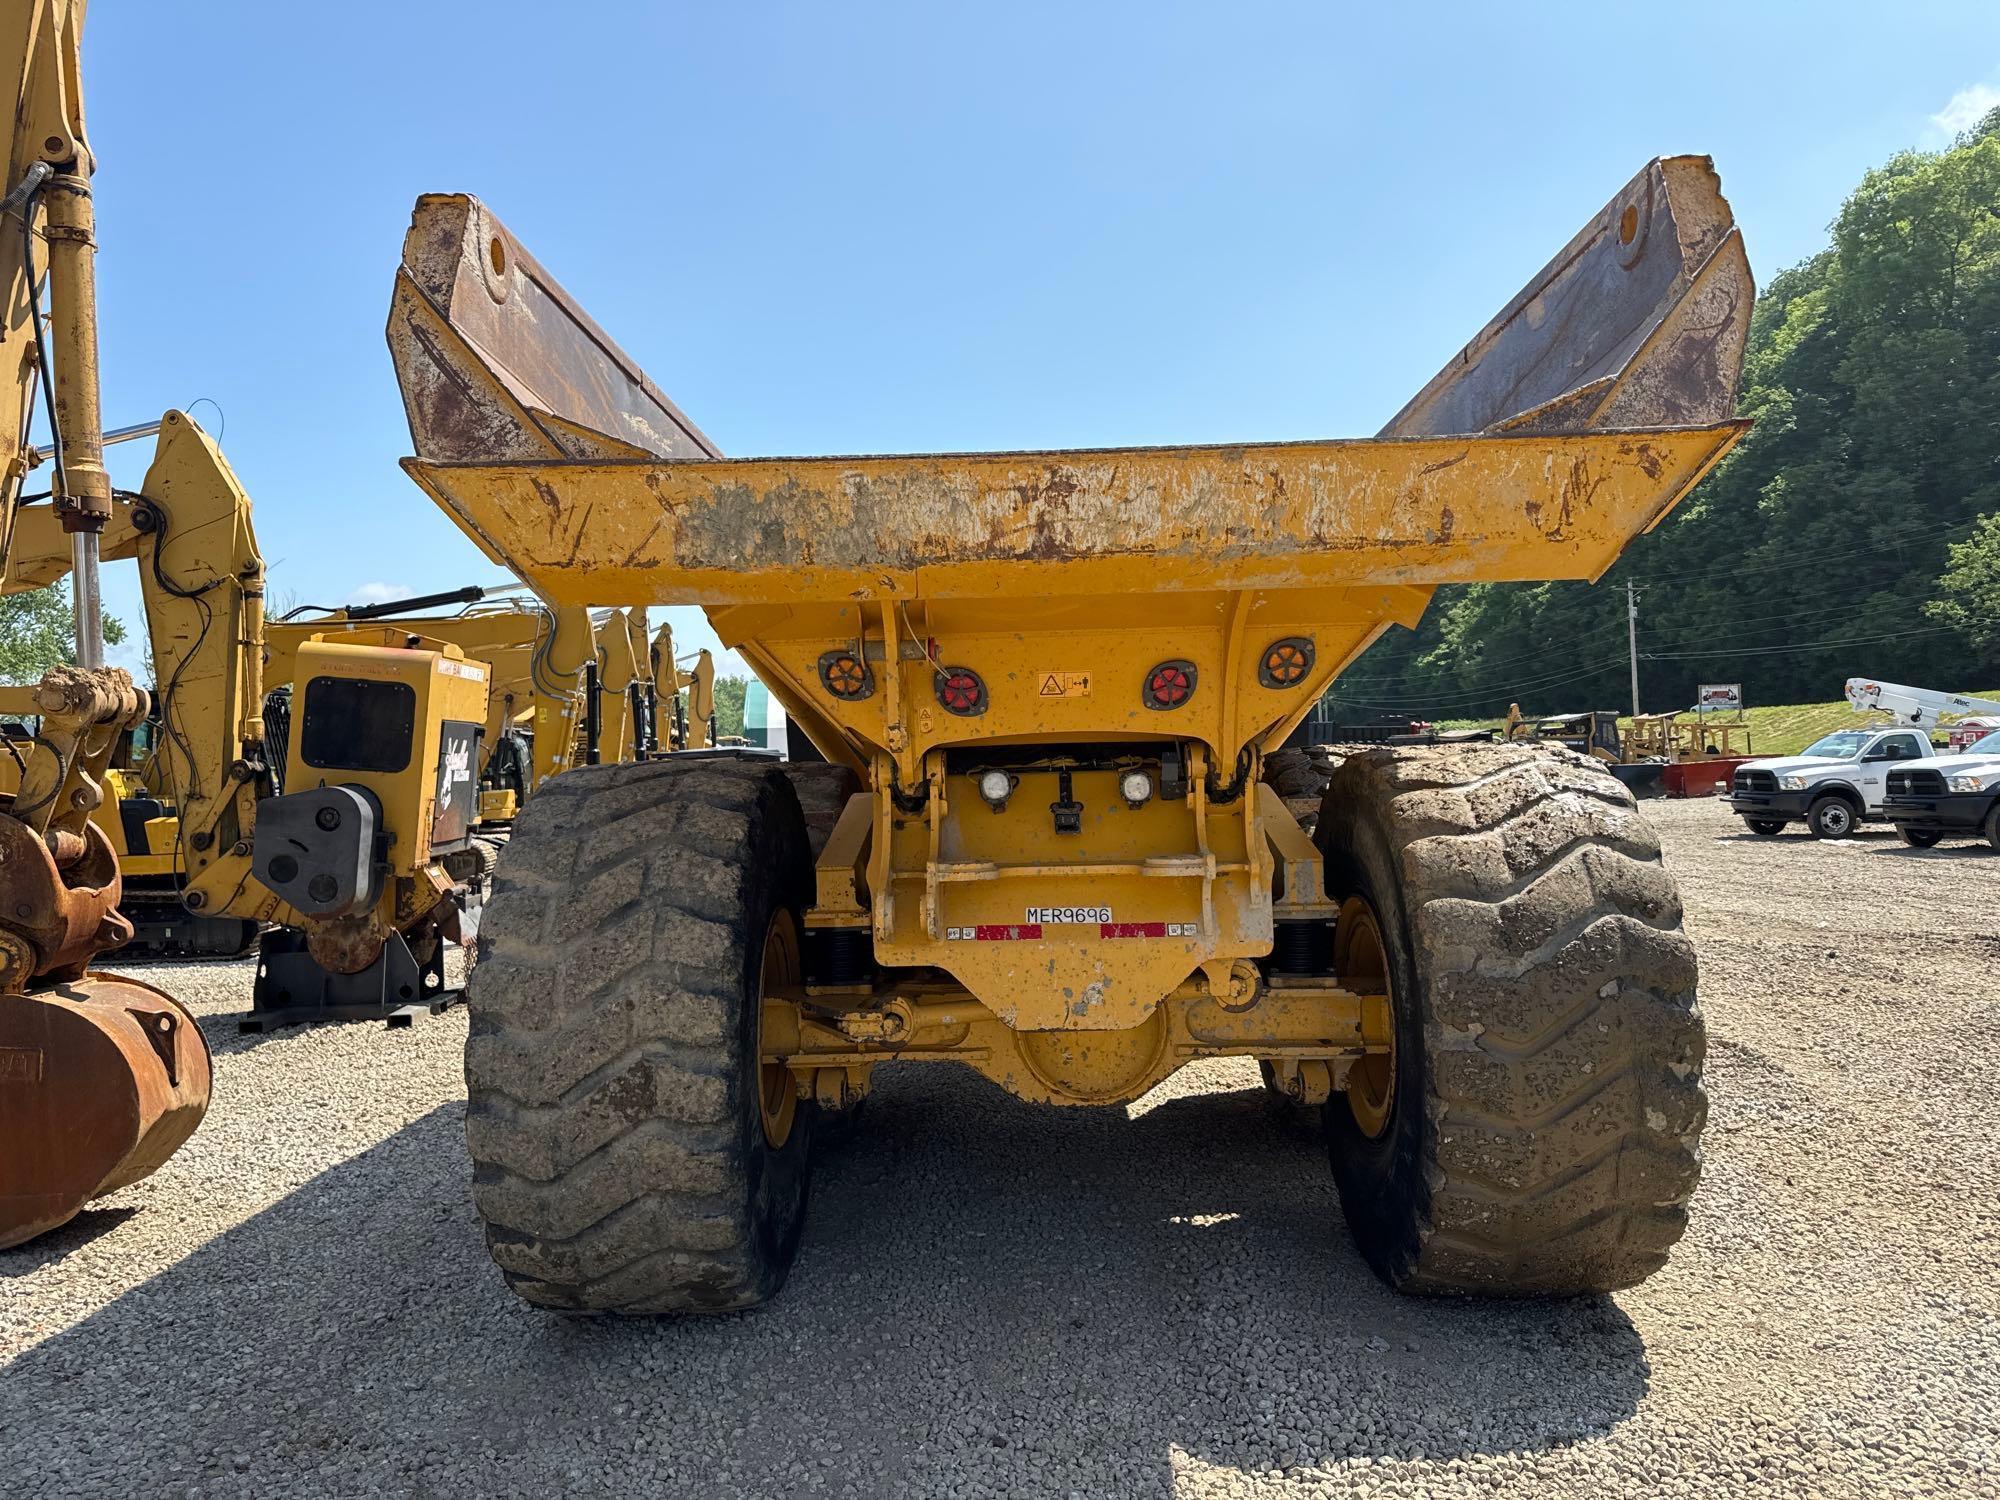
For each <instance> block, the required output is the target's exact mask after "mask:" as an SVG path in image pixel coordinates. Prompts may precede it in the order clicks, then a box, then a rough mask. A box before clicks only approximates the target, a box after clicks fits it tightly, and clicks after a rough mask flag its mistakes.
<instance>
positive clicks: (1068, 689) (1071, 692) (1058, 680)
mask: <svg viewBox="0 0 2000 1500" xmlns="http://www.w3.org/2000/svg"><path fill="white" fill-rule="evenodd" d="M1037 691H1038V692H1039V693H1040V694H1041V696H1042V697H1044V698H1088V697H1089V696H1090V674H1089V673H1088V672H1044V673H1042V675H1041V687H1040V688H1039V689H1038V690H1037Z"/></svg>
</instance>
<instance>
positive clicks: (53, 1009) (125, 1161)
mask: <svg viewBox="0 0 2000 1500" xmlns="http://www.w3.org/2000/svg"><path fill="white" fill-rule="evenodd" d="M211 1081H212V1079H211V1064H210V1061H209V1053H208V1044H207V1043H206V1042H205V1041H204V1040H203V1039H202V1034H201V1027H200V1026H198V1025H196V1024H195V1018H194V1016H193V1015H192V1014H191V1013H190V1012H189V1011H188V1010H187V1009H186V1008H185V1007H184V1006H182V1005H181V1003H180V1002H179V1001H177V1000H175V999H174V998H173V997H172V996H170V995H168V994H166V993H164V992H163V991H160V990H156V989H154V988H153V987H152V986H151V985H147V984H141V983H139V981H137V980H136V979H126V978H123V977H122V976H119V975H115V974H95V973H93V974H87V975H85V976H84V977H83V978H82V979H80V980H78V981H76V982H74V983H70V984H59V985H56V986H54V987H53V988H50V989H45V990H41V991H38V992H37V993H35V994H32V995H0V1141H4V1142H5V1143H6V1146H5V1149H4V1150H0V1250H3V1249H6V1248H7V1247H8V1246H10V1245H18V1244H21V1243H23V1242H24V1241H26V1240H31V1239H33V1238H34V1237H35V1236H36V1235H38V1234H43V1233H46V1232H47V1231H48V1230H51V1229H54V1228H56V1227H57V1226H58V1225H61V1224H65V1223H67V1222H68V1221H69V1220H70V1219H72V1218H74V1217H75V1216H76V1214H77V1211H78V1210H80V1209H81V1208H82V1207H83V1206H84V1205H85V1204H87V1203H89V1202H90V1201H91V1200H92V1199H94V1198H101V1197H103V1196H104V1195H105V1194H106V1193H109V1192H112V1191H114V1190H116V1189H118V1188H121V1187H128V1186H130V1185H131V1184H132V1183H135V1182H137V1181H139V1179H140V1178H142V1177H147V1176H150V1175H151V1174H152V1173H153V1172H155V1171H157V1170H158V1169H159V1167H160V1165H161V1163H163V1162H164V1161H166V1159H167V1158H168V1157H169V1156H172V1155H173V1154H174V1152H175V1151H177V1150H179V1149H180V1147H181V1145H182V1144H183V1143H184V1142H185V1141H186V1140H187V1138H188V1137H189V1136H191V1135H193V1134H194V1130H195V1127H196V1126H197V1125H199V1124H200V1123H201V1119H202V1116H203V1115H204V1114H205V1113H206V1112H207V1110H208V1096H209V1086H210V1083H211Z"/></svg>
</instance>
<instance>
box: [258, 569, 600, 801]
mask: <svg viewBox="0 0 2000 1500" xmlns="http://www.w3.org/2000/svg"><path fill="white" fill-rule="evenodd" d="M483 597H484V591H483V590H480V589H477V588H473V589H466V590H461V591H457V592H454V593H450V594H443V595H424V596H421V597H419V598H414V599H401V600H392V601H388V602H385V603H381V604H367V605H357V606H350V607H348V608H345V609H337V610H332V611H329V612H328V613H326V614H324V615H322V616H319V617H316V618H314V619H310V620H286V621H281V622H274V623H272V624H271V625H270V626H269V627H268V628H267V629H266V631H265V651H264V659H265V663H266V669H267V670H268V671H271V672H272V673H274V674H275V675H277V676H278V677H280V678H281V679H288V678H289V676H290V664H291V662H292V661H293V659H294V658H295V656H296V653H297V651H298V648H299V646H300V645H301V644H303V643H304V642H306V641H308V640H311V639H314V638H316V637H317V638H319V639H322V640H339V639H343V638H348V637H355V636H361V635H366V634H369V633H373V632H379V631H380V630H381V629H382V627H383V626H384V625H389V626H392V627H393V628H394V629H396V630H398V631H401V632H404V633H405V634H406V635H408V636H411V637H414V638H416V639H419V640H424V641H448V642H450V643H451V644H452V645H454V646H457V647H458V648H459V649H460V650H461V651H463V652H464V653H465V655H466V656H467V657H468V658H470V659H471V660H473V661H478V662H484V663H485V664H486V666H487V667H488V668H489V669H490V670H491V672H492V674H493V675H492V681H491V697H490V699H489V701H488V703H487V709H486V721H485V726H484V729H483V731H482V735H481V743H480V752H481V760H480V763H479V803H478V822H479V825H480V827H481V829H482V830H485V831H487V832H492V831H495V830H499V829H504V828H505V827H506V826H507V825H508V824H510V823H511V822H512V821H513V820H514V818H515V816H516V815H517V814H518V813H519V811H520V806H521V803H522V802H523V801H525V800H526V799H527V796H528V794H529V793H530V792H532V791H533V790H534V789H535V788H536V787H538V786H540V785H541V784H542V783H543V782H544V781H546V780H548V778H549V777H551V776H555V775H558V774H560V773H561V772H563V771H566V770H568V769H569V768H570V767H571V766H573V765H579V764H584V763H586V762H585V761H584V760H583V759H582V756H583V754H584V749H583V744H584V738H585V736H586V713H585V710H584V701H585V692H586V686H585V679H586V675H587V674H588V673H589V672H591V671H592V670H593V669H594V668H595V667H596V665H597V662H598V656H597V650H598V648H597V641H596V633H595V630H594V629H593V627H592V624H591V619H590V613H589V611H588V610H585V609H583V608H581V607H578V606H572V605H564V606H562V607H561V608H559V609H551V608H549V607H547V606H544V605H540V604H539V603H536V604H528V603H514V602H502V603H499V604H479V603H477V602H476V601H479V600H480V599H482V598H483ZM456 601H464V602H466V603H467V604H468V606H469V607H468V608H466V609H464V610H463V611H461V612H460V613H457V614H450V615H432V614H425V615H409V614H407V613H406V611H409V610H421V609H429V608H431V607H432V606H434V605H436V604H440V603H449V602H456Z"/></svg>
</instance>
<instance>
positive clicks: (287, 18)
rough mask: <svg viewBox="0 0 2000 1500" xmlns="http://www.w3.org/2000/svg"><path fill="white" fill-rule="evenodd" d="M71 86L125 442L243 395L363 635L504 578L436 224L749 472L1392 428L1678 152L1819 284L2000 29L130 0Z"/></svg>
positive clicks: (1880, 15)
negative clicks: (494, 240) (485, 540)
mask: <svg viewBox="0 0 2000 1500" xmlns="http://www.w3.org/2000/svg"><path fill="white" fill-rule="evenodd" d="M85 68H86V77H85V88H86V94H87V99H88V108H89V118H90V128H91V137H92V141H93V144H94V145H95V147H96V150H97V153H98V157H99V161H100V168H99V172H98V177H97V184H98V219H99V228H100V240H101V243H102V251H101V254H100V278H101V291H100V297H101V313H102V318H103V324H104V332H103V341H102V342H103V358H104V367H105V375H104V390H105V412H106V421H107V424H108V425H113V426H115V425H119V424H122V423H126V422H133V421H140V420H145V419H147V418H150V417H152V416H156V415H157V414H158V413H159V412H160V411H161V410H163V409H164V408H166V407H167V406H170V405H182V406H184V405H187V404H188V403H191V402H193V401H194V400H195V399H196V398H198V397H207V398H209V399H210V400H212V401H213V402H215V403H216V404H217V406H219V407H220V408H221V410H222V412H223V414H224V416H225V418H226V425H224V423H220V422H218V421H217V420H216V412H215V409H214V408H212V407H209V406H202V407H201V408H199V409H198V410H197V411H196V412H195V415H196V417H197V419H198V420H200V421H201V422H202V423H203V425H205V426H207V427H208V428H209V430H210V431H211V432H215V431H217V430H218V428H221V429H222V441H223V446H224V448H225V450H226V451H227V452H228V454H229V456H230V459H231V462H232V463H233V464H234V466H235V468H236V470H237V473H238V474H239V475H240V476H241V477H242V479H243V481H244V483H245V485H246V486H247V487H248V489H249V490H250V492H251V495H252V496H253V498H254V501H255V504H256V522H257V528H258V532H259V535H260V537H261V539H262V544H263V549H264V555H265V558H266V560H267V561H268V562H269V563H271V564H272V586H273V591H274V595H275V596H276V597H277V598H280V599H287V600H293V601H298V602H313V603H325V604H337V603H341V602H344V601H347V600H350V599H356V598H370V597H382V596H384V595H385V594H388V593H391V592H401V591H403V590H406V589H407V590H411V591H424V590H430V589H436V588H445V587H452V586H455V585H458V584H462V583H468V582H488V581H491V580H493V579H494V577H495V570H493V569H492V568H491V567H490V566H488V565H487V564H485V563H484V561H483V560H482V559H480V558H479V556H478V555H477V554H476V553H475V552H474V550H473V549H472V547H471V545H470V544H469V543H467V542H465V541H464V540H463V539H462V538H461V537H460V535H459V533H458V531H457V530H456V528H455V527H453V526H452V524H451V523H450V522H449V521H448V520H446V519H445V518H444V517H443V515H442V514H441V513H439V512H438V511H436V510H435V508H434V507H433V506H432V505H431V504H430V502H429V501H428V500H426V499H425V498H424V497H423V495H422V494H421V493H420V492H419V491H418V490H417V489H416V488H415V487H414V486H413V485H411V484H410V483H409V481H408V480H406V479H405V478H404V477H403V476H402V473H401V472H400V470H398V468H397V467H396V460H397V459H398V458H399V457H401V456H402V455H403V454H405V453H407V452H408V451H409V435H408V431H407V429H406V427H405V425H404V421H403V413H402V407H401V403H400V400H399V398H398V395H397V392H396V386H395V380H394V376H393V373H392V371H391V369H390V366H389V360H388V355H387V352H386V350H385V347H384V344H383V339H382V326H383V322H384V318H385V315H386V311H387V307H388V299H389V289H390V283H391V278H392V276H393V274H394V271H395V267H396V263H397V258H398V254H399V251H400V247H401V243H402V235H403V229H404V226H405V225H406V223H407V221H408V215H409V209H410V205H411V203H412V201H413V200H414V198H415V197H416V195H417V194H418V193H420V192H424V191H465V192H472V193H476V194H478V195H479V196H480V197H482V198H484V199H485V200H486V201H487V202H488V203H489V204H490V205H492V207H493V208H494V209H495V211H496V212H497V213H498V214H499V215H500V217H501V218H502V220H503V221H504V222H505V223H506V224H507V225H508V226H509V228H511V229H512V230H513V232H514V233H515V234H516V235H517V236H518V237H519V238H520V239H521V240H522V241H523V242H524V243H525V244H526V245H527V246H528V247H529V248H530V249H531V250H533V252H534V253H535V255H536V256H537V258H538V259H540V260H541V261H542V263H543V264H544V265H546V266H547V267H548V268H549V269H550V270H551V271H553V272H554V273H555V274H556V275H557V276H558V277H559V278H560V279H561V280H562V281H563V282H564V283H565V285H567V287H568V288H569V290H570V291H571V292H572V293H573V294H574V295H575V296H576V297H577V298H578V300H580V301H581V302H582V303H583V305H584V306H585V307H587V308H589V309H590V310H591V312H592V313H593V314H594V315H595V317H596V318H597V320H598V321H599V322H600V323H602V324H603V325H604V327H605V328H607V329H608V330H609V331H610V332H611V333H612V335H613V336H614V337H615V338H617V339H618V340H619V342H620V343H622V344H623V345H624V346H625V348H626V349H627V350H628V351H629V352H631V353H632V354H633V355H634V356H635V357H636V358H637V359H638V360H639V362H640V363H641V364H642V365H643V366H644V367H645V368H646V370H647V371H648V373H649V374H651V376H652V377H653V379H654V380H655V382H656V383H658V384H659V385H660V386H661V388H662V389H664V390H665V391H667V392H668V393H669V394H670V395H672V396H673V397H674V399H675V400H676V401H677V402H679V403H680V405H681V406H682V407H683V409H684V410H686V411H687V412H688V414H689V415H690V416H691V417H693V418H694V420H695V421H696V422H697V423H699V424H700V425H701V426H702V427H703V428H705V429H706V430H707V432H708V433H709V435H710V436H711V437H712V438H713V439H715V440H716V442H717V443H719V444H720V446H721V447H722V449H723V450H724V451H725V452H727V453H731V454H739V455H740V454H756V453H786V452H803V453H812V452H847V453H852V452H863V451H924V450H934V449H978V448H1023V447H1042V446H1049V447H1059V446H1080V445H1103V444H1120V443H1162V442H1180V441H1190V442H1192V441H1226V440H1235V439H1262V438H1301V437H1337V436H1350V435H1359V434H1365V433H1368V432H1372V431H1374V430H1375V429H1376V428H1377V427H1378V426H1380V425H1381V423H1382V422H1383V421H1384V420H1385V419H1386V418H1387V417H1388V416H1389V415H1390V414H1391V413H1392V412H1394V411H1395V410H1396V408H1397V407H1398V406H1400V405H1401V404H1402V402H1403V400H1404V399H1405V398H1406V397H1407V396H1408V395H1410V394H1411V393H1412V392H1413V391H1414V390H1415V389H1416V388H1417V387H1418V386H1419V385H1421V384H1422V382H1423V381H1424V380H1425V379H1427V378H1428V377H1429V376H1430V375H1431V374H1432V373H1433V372H1434V371H1435V370H1436V369H1437V368H1438V366H1439V365H1441V364H1442V363H1443V362H1444V360H1445V359H1446V358H1447V357H1449V356H1450V355H1451V354H1452V353H1453V352H1454V351H1455V350H1456V349H1457V348H1458V347H1459V345H1460V344H1461V343H1462V342H1463V341H1464V340H1465V339H1466V338H1467V337H1468V336H1469V335H1470V334H1471V333H1473V332H1474V331H1475V330H1476V329H1477V328H1478V327H1479V326H1480V325H1481V324H1482V323H1483V322H1484V321H1485V319H1486V318H1487V317H1488V316H1489V315H1491V313H1493V312H1494V311H1495V310H1496V309H1497V308H1498V307H1499V305H1500V304H1501V303H1502V302H1503V301H1504V300H1505V298H1506V297H1508V296H1509V295H1511V293H1512V292H1513V291H1514V289H1515V288H1516V287H1517V286H1518V285H1519V284H1520V283H1521V282H1522V281H1523V280H1524V279H1525V278H1526V277H1527V276H1528V274H1530V273H1531V272H1532V271H1533V270H1535V269H1536V268H1537V267H1538V266H1540V265H1541V264H1542V262H1543V261H1544V260H1545V259H1547V257H1548V256H1549V255H1550V254H1551V253H1552V252H1553V251H1554V250H1556V249H1557V248H1559V247H1560V246H1561V244H1562V243H1563V242H1564V241H1565V240H1566V239H1567V238H1568V237H1569V235H1570V234H1571V233H1572V232H1573V231H1574V230H1575V229H1576V228H1577V226H1578V225H1579V224H1580V223H1582V222H1583V220H1584V219H1585V218H1586V217H1587V216H1588V215H1590V214H1591V213H1593V212H1594V211H1595V210H1596V209H1597V208H1598V207H1599V206H1600V205H1601V204H1602V203H1603V202H1604V200H1605V199H1607V198H1608V197H1609V196H1610V195H1611V194H1612V193H1613V192H1614V191H1615V190H1616V189H1617V188H1618V187H1619V186H1620V185H1621V184H1622V183H1623V182H1624V181H1625V180H1626V179H1627V178H1628V177H1629V176H1630V175H1631V174H1632V173H1633V172H1634V171H1635V170H1637V168H1638V167H1639V166H1640V165H1641V164H1643V163H1644V162H1645V160H1646V159H1647V158H1648V157H1650V156H1653V155H1656V154H1660V153H1663V152H1676V151H1693V152H1708V153H1710V154H1712V155H1713V156H1714V157H1715V159H1716V163H1717V166H1718V168H1719V170H1720V172H1721V174H1722V181H1723V186H1724V189H1725V191H1726V192H1727V193H1728V194H1729V196H1730V198H1731V200H1732V202H1733V203H1734V205H1735V208H1736V214H1737V219H1738V221H1739V223H1741V224H1742V226H1743V229H1744V232H1745V235H1746V236H1747V239H1748V242H1749V247H1750V254H1751V259H1752V264H1753V265H1754V267H1755V268H1756V270H1757V272H1758V275H1759V278H1760V280H1767V279H1768V278H1769V277H1770V275H1771V274H1772V273H1773V272H1775V271H1776V270H1778V269H1780V268H1782V267H1784V266H1787V265H1790V264H1792V263H1794V262H1795V261H1797V260H1799V259H1801V258H1803V257H1804V256H1806V255H1809V254H1811V253H1812V252H1813V251H1814V250H1816V249H1818V248H1819V247H1820V246H1821V245H1823V244H1824V242H1825V228H1826V225H1827V224H1828V222H1829V221H1830V220H1831V219H1832V217H1833V215H1834V214H1835V212H1836V211H1837V210H1838V208H1839V205H1840V201H1841V198H1842V197H1843V195H1844V194H1845V193H1846V192H1847V190H1848V189H1849V188H1850V187H1851V186H1852V185H1853V184H1854V182H1855V180H1856V179H1857V178H1858V177H1859V176H1860V174H1861V172H1862V171H1863V170H1864V169H1866V168H1867V167H1869V166H1871V165H1873V164H1875V163H1877V162H1879V161H1881V160H1882V159H1883V158H1885V157H1887V156H1888V155H1889V154H1890V153H1892V152H1893V151H1896V150H1898V149H1900V148H1903V147H1910V146H1917V147H1935V146H1939V145H1942V144H1944V142H1945V141H1946V139H1947V134H1946V130H1947V127H1948V126H1949V125H1951V124H1952V123H1955V121H1956V120H1957V119H1959V118H1960V117H1962V116H1967V115H1970V116H1974V117H1976V113H1977V108H1978V106H1979V105H1980V104H1981V103H1982V102H1985V103H2000V6H1994V5H1991V4H1976V5H1975V4H1957V5H1953V4H1927V5H1922V6H1909V7H1890V8H1883V7H1880V6H1876V5H1866V4H1836V3H1820V4H1814V5H1811V6H1801V5H1793V4H1771V5H1765V6H1750V5H1729V6H1715V7H1712V8H1704V7H1696V6H1687V7H1677V8H1673V9H1670V10H1664V11H1663V10H1662V9H1661V8H1659V7H1647V8H1643V9H1642V8H1638V7H1621V6H1606V5H1602V4H1597V5H1590V6H1567V5H1563V6H1558V5H1536V6H1533V7H1528V6H1520V7H1503V6H1495V5H1470V4H1468V5H1462V6H1461V5H1449V4H1433V5H1424V6H1406V7H1396V6H1369V7H1358V6H1357V7H1337V6H1321V5H1239V6H1234V7H1223V6H1199V7H1198V6H1176V5H1169V4H1150V5H1110V4H1106V5H1088V4H1070V5H1060V6H1048V7H1044V6H1038V5H1027V4H1012V5H1007V6H986V7H973V6H960V5H928V6H924V5H911V6H882V5H869V4H864V3H850V4H845V5H838V6H834V5H825V4H820V5H804V4H799V5H793V4H760V5H740V6H695V5H668V4H623V3H601V4H592V3H575V4H569V5H552V4H547V3H542V4H519V3H504V0H485V3H481V4H479V5H467V4H462V3H458V4H447V3H442V0H401V3H398V4H393V5H390V4H378V3H365V0H349V3H345V4H342V5H339V6H304V5H282V4H280V5H274V4H270V3H268V0H262V3H254V4H253V3H222V0H204V3H202V4H198V5H162V4H146V3H140V0H98V3H97V4H94V5H93V6H92V7H91V10H90V21H89V29H88V33H87V36H86V53H85ZM1954 110H1955V111H1956V112H1957V113H1956V114H1954V113H1953V111H1954ZM144 446H146V445H140V444H134V445H130V446H128V447H126V448H124V449H120V450H116V452H117V453H118V455H119V459H118V463H117V464H116V466H115V473H116V477H117V478H118V481H119V482H120V483H121V484H125V485H128V486H132V487H136V486H137V484H138V482H139V479H140V477H141V476H142V474H143V469H144V460H145V457H146V454H145V453H143V452H141V451H139V450H140V449H141V448H143V447H144ZM105 594H106V598H107V601H108V603H109V605H110V607H111V608H112V609H113V610H114V612H117V613H120V614H121V615H123V616H124V617H125V618H126V619H127V620H128V621H129V622H133V623H136V621H137V619H138V616H139V608H138V602H137V579H136V574H135V572H134V570H133V569H132V568H131V566H130V565H129V564H127V565H120V566H114V567H112V568H110V569H109V570H108V576H107V579H106V587H105ZM698 619H699V616H698V614H697V613H694V612H689V613H688V614H687V615H681V614H680V613H679V612H676V616H675V620H676V634H677V637H680V638H682V639H683V640H689V639H693V638H694V637H695V636H696V635H700V636H703V637H706V638H707V639H709V640H712V637H710V636H708V635H707V631H706V628H705V625H704V626H697V625H696V623H695V622H696V621H698Z"/></svg>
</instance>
